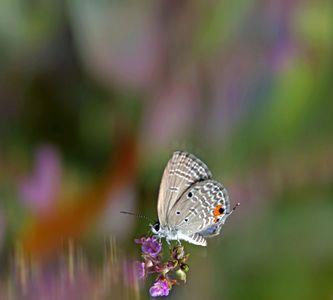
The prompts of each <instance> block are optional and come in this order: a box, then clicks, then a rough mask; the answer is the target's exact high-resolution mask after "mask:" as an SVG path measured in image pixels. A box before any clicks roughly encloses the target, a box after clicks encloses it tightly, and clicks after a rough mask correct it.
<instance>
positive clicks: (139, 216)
mask: <svg viewBox="0 0 333 300" xmlns="http://www.w3.org/2000/svg"><path fill="white" fill-rule="evenodd" d="M120 213H121V214H125V215H131V216H134V217H138V218H140V219H145V220H147V221H149V222H153V221H152V219H150V218H148V217H147V216H144V215H141V214H135V213H132V212H130V211H121V212H120Z"/></svg>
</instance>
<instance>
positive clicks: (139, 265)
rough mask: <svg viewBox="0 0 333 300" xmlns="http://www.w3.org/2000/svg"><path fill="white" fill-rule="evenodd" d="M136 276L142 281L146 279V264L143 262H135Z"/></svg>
mask: <svg viewBox="0 0 333 300" xmlns="http://www.w3.org/2000/svg"><path fill="white" fill-rule="evenodd" d="M133 269H134V274H135V276H136V277H137V278H139V279H142V278H144V277H145V273H146V271H145V263H144V262H141V261H135V262H134V263H133Z"/></svg>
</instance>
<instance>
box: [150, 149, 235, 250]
mask: <svg viewBox="0 0 333 300" xmlns="http://www.w3.org/2000/svg"><path fill="white" fill-rule="evenodd" d="M238 205H239V203H237V205H236V206H235V207H234V208H233V209H232V210H231V209H230V201H229V195H228V192H227V190H226V188H225V187H224V186H223V185H222V184H221V183H219V182H217V181H215V180H214V179H212V174H211V172H210V171H209V169H208V167H207V166H206V165H205V164H204V163H203V162H202V161H201V160H200V159H198V158H197V157H195V156H194V155H193V154H190V153H187V152H184V151H176V152H174V153H173V155H172V157H171V159H170V160H169V162H168V163H167V166H166V168H165V170H164V173H163V176H162V180H161V184H160V190H159V195H158V202H157V213H158V222H157V223H155V224H154V225H151V230H152V232H153V234H155V235H156V236H158V237H159V238H165V239H166V241H167V242H168V243H170V241H171V240H177V241H178V242H180V240H184V241H187V242H189V243H192V244H195V245H200V246H207V240H206V238H208V237H213V236H216V235H218V234H219V233H220V231H221V228H222V226H223V224H224V223H225V221H226V219H227V218H228V217H229V216H230V214H231V213H232V212H233V211H234V210H235V208H236V207H237V206H238Z"/></svg>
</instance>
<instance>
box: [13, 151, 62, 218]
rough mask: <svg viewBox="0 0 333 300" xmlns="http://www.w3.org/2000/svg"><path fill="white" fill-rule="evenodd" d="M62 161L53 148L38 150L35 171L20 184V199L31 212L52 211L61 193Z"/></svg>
mask: <svg viewBox="0 0 333 300" xmlns="http://www.w3.org/2000/svg"><path fill="white" fill-rule="evenodd" d="M61 173H62V172H61V161H60V156H59V153H58V151H57V150H56V149H55V148H53V147H52V146H47V145H46V146H41V147H39V148H38V149H37V150H36V153H35V161H34V166H33V170H32V171H31V173H30V174H28V175H26V176H25V178H23V179H22V180H21V182H20V184H19V193H20V199H21V201H22V202H23V203H24V205H26V206H27V207H28V208H29V209H30V210H31V211H33V212H35V213H43V212H45V211H47V210H48V209H50V208H51V207H52V205H53V204H54V201H55V199H56V197H57V195H58V192H59V191H60V185H61Z"/></svg>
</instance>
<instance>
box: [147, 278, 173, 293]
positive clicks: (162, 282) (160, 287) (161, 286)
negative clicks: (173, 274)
mask: <svg viewBox="0 0 333 300" xmlns="http://www.w3.org/2000/svg"><path fill="white" fill-rule="evenodd" d="M169 292H170V285H169V283H168V281H167V280H166V279H159V280H157V281H155V283H154V285H153V286H152V287H151V288H150V289H149V293H150V295H151V296H152V297H159V296H168V295H169Z"/></svg>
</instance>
